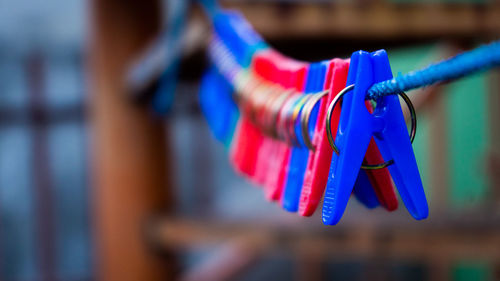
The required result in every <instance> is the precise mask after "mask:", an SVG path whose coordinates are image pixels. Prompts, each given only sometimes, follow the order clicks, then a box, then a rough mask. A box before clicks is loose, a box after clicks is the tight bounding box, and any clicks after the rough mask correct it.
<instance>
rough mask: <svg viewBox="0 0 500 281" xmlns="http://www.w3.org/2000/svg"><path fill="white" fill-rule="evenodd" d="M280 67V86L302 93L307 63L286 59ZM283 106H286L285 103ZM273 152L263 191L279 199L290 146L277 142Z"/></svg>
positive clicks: (286, 170) (288, 159)
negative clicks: (282, 72) (281, 71)
mask: <svg viewBox="0 0 500 281" xmlns="http://www.w3.org/2000/svg"><path fill="white" fill-rule="evenodd" d="M281 67H282V68H284V69H285V72H284V74H283V75H282V78H283V80H282V82H281V83H282V86H283V87H284V88H286V89H293V90H296V91H297V92H300V93H303V91H304V86H305V80H306V73H307V70H308V67H309V65H308V64H307V63H305V62H300V61H295V60H291V59H286V60H284V61H283V62H282V63H281ZM289 102H290V103H293V102H294V100H293V99H292V98H291V99H290V101H289ZM290 103H288V104H290ZM284 106H287V104H285V105H284ZM292 125H293V124H292ZM274 153H275V155H276V156H275V157H273V158H271V159H270V161H269V169H268V176H267V179H266V184H265V187H266V188H265V192H266V197H267V198H268V199H269V200H280V199H281V197H282V194H283V189H284V185H285V179H286V176H287V174H288V164H289V162H290V154H291V146H290V145H289V144H286V143H284V142H280V143H278V144H277V146H276V148H275V152H274Z"/></svg>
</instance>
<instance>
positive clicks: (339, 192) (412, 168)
mask: <svg viewBox="0 0 500 281" xmlns="http://www.w3.org/2000/svg"><path fill="white" fill-rule="evenodd" d="M391 78H392V73H391V69H390V65H389V60H388V58H387V54H386V52H385V51H384V50H381V51H377V52H374V53H367V52H363V51H359V52H355V53H353V55H352V57H351V65H350V69H349V75H348V78H347V83H346V85H350V84H355V87H354V90H353V91H352V92H350V93H348V94H346V95H345V97H344V102H343V105H342V113H341V116H340V122H339V127H338V130H337V135H336V139H335V142H336V144H337V146H338V147H339V149H340V155H336V154H333V155H332V161H331V166H330V176H329V178H328V182H327V186H326V192H325V197H324V203H323V223H324V224H327V225H333V224H336V223H338V222H339V220H340V219H341V217H342V215H343V213H344V211H345V208H346V206H347V202H348V200H349V196H350V194H351V192H352V189H353V186H354V184H355V182H356V179H357V175H358V171H359V168H360V166H361V164H362V162H363V158H364V154H365V152H366V150H367V148H368V145H369V143H370V140H371V138H372V136H373V137H375V141H376V143H377V145H378V148H379V149H380V152H381V153H382V156H383V158H384V159H386V160H390V159H393V160H394V164H393V165H391V166H389V171H390V173H391V175H392V177H393V179H394V182H395V183H396V186H397V188H398V191H399V193H400V195H401V198H402V200H403V202H404V203H405V205H406V207H407V209H408V211H409V212H410V214H411V215H412V216H413V217H414V218H416V219H424V218H426V217H427V216H428V206H427V200H426V198H425V193H424V189H423V187H422V181H421V179H420V175H419V172H418V167H417V163H416V160H415V155H414V154H413V149H412V146H411V142H410V138H409V136H408V132H407V129H406V124H405V121H404V117H403V113H402V111H401V106H400V103H399V98H398V96H394V95H393V96H386V97H383V98H381V99H380V100H378V103H377V108H376V109H375V111H374V113H373V114H370V113H369V111H368V109H367V108H366V106H365V95H366V91H367V90H368V88H369V87H370V86H371V85H372V84H373V83H376V82H379V81H383V80H387V79H391Z"/></svg>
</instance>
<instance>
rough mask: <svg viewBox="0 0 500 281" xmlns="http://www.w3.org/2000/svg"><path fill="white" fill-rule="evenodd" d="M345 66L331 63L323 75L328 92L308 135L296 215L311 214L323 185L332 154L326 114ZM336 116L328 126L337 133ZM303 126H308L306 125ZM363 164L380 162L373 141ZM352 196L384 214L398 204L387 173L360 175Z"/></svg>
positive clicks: (343, 77)
mask: <svg viewBox="0 0 500 281" xmlns="http://www.w3.org/2000/svg"><path fill="white" fill-rule="evenodd" d="M348 66H349V62H348V61H347V60H341V59H333V60H332V61H331V63H330V65H329V67H328V70H327V73H326V79H325V89H329V93H328V95H327V96H326V97H325V98H322V99H321V100H320V106H319V113H318V116H319V121H318V122H317V124H316V128H315V130H314V134H311V136H313V139H312V141H311V142H310V144H309V145H308V146H309V147H310V149H311V150H310V151H309V157H308V159H307V168H306V171H305V175H304V181H303V186H302V191H301V194H300V204H299V213H300V214H301V215H303V216H310V215H312V214H313V213H314V211H315V210H316V208H317V206H318V204H319V202H320V200H321V197H322V195H323V192H324V189H325V186H326V183H327V179H328V174H329V166H330V162H331V158H332V153H333V151H332V149H331V147H330V145H329V143H328V140H327V137H326V122H325V117H326V110H327V107H328V105H329V104H330V103H331V102H332V101H333V99H334V98H335V96H336V95H337V93H338V92H339V91H340V90H341V89H343V87H344V85H345V81H346V78H347V71H348ZM367 107H370V108H371V104H369V103H367ZM339 116H340V108H336V109H335V111H334V112H333V118H332V119H333V120H332V122H331V124H332V130H333V131H334V132H336V131H337V125H338V119H339ZM306 123H309V122H308V121H306ZM313 148H314V149H313ZM365 162H367V163H368V164H376V163H380V162H383V159H382V157H381V155H380V152H379V151H378V148H377V146H376V144H375V143H374V142H373V141H372V142H370V147H369V149H368V150H367V152H366V155H365ZM365 173H366V174H365ZM354 194H355V196H356V198H357V199H358V200H359V201H360V202H361V203H363V204H364V205H365V206H366V207H368V208H374V207H376V206H378V205H379V202H380V203H381V204H382V205H383V206H384V207H385V208H386V209H388V210H394V209H396V208H397V204H398V201H397V198H396V196H395V194H394V188H393V184H392V180H391V178H390V175H389V173H388V171H387V169H380V170H370V171H365V172H360V174H359V178H358V179H357V181H356V184H355V187H354Z"/></svg>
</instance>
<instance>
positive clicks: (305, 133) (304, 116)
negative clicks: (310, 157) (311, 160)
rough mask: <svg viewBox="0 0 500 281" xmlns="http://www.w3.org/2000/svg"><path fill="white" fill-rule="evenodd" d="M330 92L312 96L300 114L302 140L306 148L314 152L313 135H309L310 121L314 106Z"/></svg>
mask: <svg viewBox="0 0 500 281" xmlns="http://www.w3.org/2000/svg"><path fill="white" fill-rule="evenodd" d="M329 92H330V91H329V90H326V91H323V92H320V93H316V94H312V95H311V97H310V98H309V100H308V101H307V102H306V104H305V105H304V107H303V109H302V112H301V114H300V128H301V133H302V139H303V140H304V144H305V146H306V147H307V148H309V149H310V150H312V151H315V150H316V148H315V147H314V145H313V143H312V139H311V135H310V134H309V119H310V118H311V113H312V111H313V109H314V106H315V105H316V104H317V103H318V102H319V101H320V100H321V98H323V97H325V96H326V95H328V93H329Z"/></svg>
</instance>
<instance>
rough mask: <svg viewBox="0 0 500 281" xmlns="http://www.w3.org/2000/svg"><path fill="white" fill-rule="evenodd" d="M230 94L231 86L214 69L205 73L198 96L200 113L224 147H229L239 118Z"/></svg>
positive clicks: (231, 91)
mask: <svg viewBox="0 0 500 281" xmlns="http://www.w3.org/2000/svg"><path fill="white" fill-rule="evenodd" d="M232 93H233V88H232V86H231V85H230V84H229V83H228V82H227V81H226V79H224V77H222V75H221V74H220V73H219V72H218V71H217V69H216V68H215V67H213V66H212V67H211V68H209V69H208V70H207V71H206V72H205V74H204V75H203V78H202V80H201V85H200V94H199V95H200V96H199V97H200V107H201V111H202V113H203V115H204V116H205V118H206V120H207V122H208V126H209V127H210V130H211V131H212V133H213V134H214V136H215V138H216V139H217V140H219V141H221V142H222V143H224V144H225V146H226V147H229V143H230V142H231V139H232V137H233V135H232V134H233V132H234V128H235V126H236V120H238V117H239V111H238V107H237V106H236V104H235V102H234V100H233V98H232Z"/></svg>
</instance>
